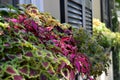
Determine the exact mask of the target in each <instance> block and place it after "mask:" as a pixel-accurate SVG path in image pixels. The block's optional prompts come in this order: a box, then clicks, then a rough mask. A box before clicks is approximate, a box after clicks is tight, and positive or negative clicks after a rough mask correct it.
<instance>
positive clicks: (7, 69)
mask: <svg viewBox="0 0 120 80" xmlns="http://www.w3.org/2000/svg"><path fill="white" fill-rule="evenodd" d="M6 72H7V73H8V74H10V75H16V74H17V72H16V71H15V68H14V67H12V66H7V67H6Z"/></svg>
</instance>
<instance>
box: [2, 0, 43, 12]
mask: <svg viewBox="0 0 120 80" xmlns="http://www.w3.org/2000/svg"><path fill="white" fill-rule="evenodd" d="M6 4H10V5H13V6H15V7H17V4H34V5H35V6H37V8H38V9H39V10H40V11H43V0H0V9H4V8H5V7H6V6H5V5H6Z"/></svg>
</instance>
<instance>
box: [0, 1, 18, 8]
mask: <svg viewBox="0 0 120 80" xmlns="http://www.w3.org/2000/svg"><path fill="white" fill-rule="evenodd" d="M7 4H9V5H13V6H17V4H18V0H0V8H5V7H6V5H7Z"/></svg>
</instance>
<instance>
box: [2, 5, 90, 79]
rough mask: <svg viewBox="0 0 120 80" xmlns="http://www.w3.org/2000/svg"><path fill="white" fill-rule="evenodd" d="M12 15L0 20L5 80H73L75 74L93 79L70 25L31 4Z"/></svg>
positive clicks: (3, 75) (3, 76)
mask: <svg viewBox="0 0 120 80" xmlns="http://www.w3.org/2000/svg"><path fill="white" fill-rule="evenodd" d="M11 8H12V7H11ZM15 11H16V9H15ZM6 13H7V12H6ZM11 13H12V12H11ZM11 13H10V14H9V13H8V15H4V16H3V14H2V12H1V15H2V17H1V18H0V78H1V79H2V80H3V79H4V80H11V79H12V80H18V79H19V80H59V78H61V77H62V78H65V79H66V80H74V78H75V75H76V73H83V74H84V75H86V76H87V78H90V77H89V76H90V74H89V73H90V67H91V64H90V61H89V59H88V57H87V56H86V55H85V54H82V53H80V52H78V48H77V46H76V42H75V40H74V38H73V35H72V31H71V27H70V26H69V25H65V24H61V23H60V22H59V21H57V20H55V19H54V18H53V17H52V16H51V15H49V14H47V13H41V12H39V11H38V9H37V8H36V7H35V6H33V5H31V4H29V5H23V10H19V12H18V13H17V12H16V13H14V12H13V13H12V14H11ZM90 80H92V79H91V78H90Z"/></svg>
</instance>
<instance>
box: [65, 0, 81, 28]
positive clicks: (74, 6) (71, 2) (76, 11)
mask: <svg viewBox="0 0 120 80" xmlns="http://www.w3.org/2000/svg"><path fill="white" fill-rule="evenodd" d="M78 1H79V0H78ZM82 15H83V13H82V5H81V1H79V2H77V0H68V2H67V16H68V23H69V24H71V25H72V26H73V27H76V28H77V27H79V26H83V17H82Z"/></svg>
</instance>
